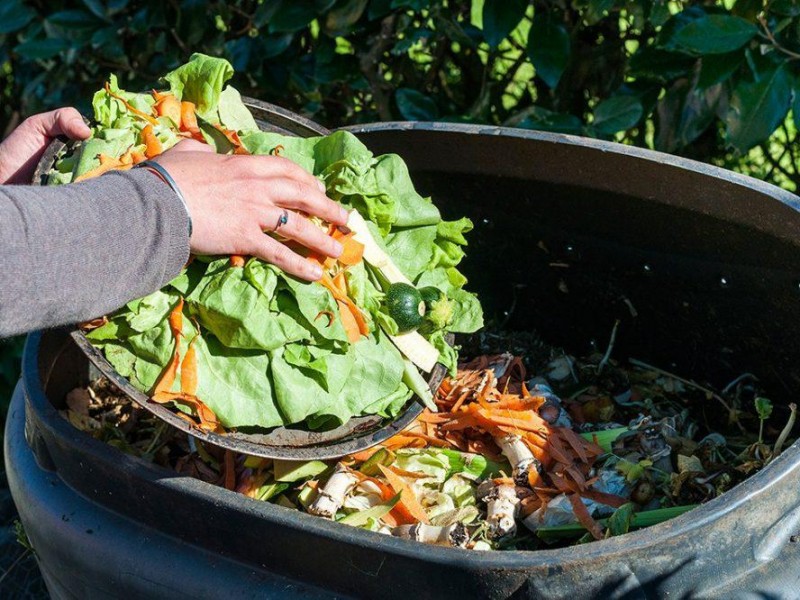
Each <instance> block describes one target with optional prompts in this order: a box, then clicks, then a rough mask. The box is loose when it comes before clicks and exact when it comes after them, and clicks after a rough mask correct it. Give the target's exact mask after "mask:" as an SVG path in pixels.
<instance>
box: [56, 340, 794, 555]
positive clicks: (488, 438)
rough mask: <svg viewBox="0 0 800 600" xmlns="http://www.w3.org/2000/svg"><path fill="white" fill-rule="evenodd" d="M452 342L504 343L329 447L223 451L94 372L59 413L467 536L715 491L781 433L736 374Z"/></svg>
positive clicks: (634, 522)
mask: <svg viewBox="0 0 800 600" xmlns="http://www.w3.org/2000/svg"><path fill="white" fill-rule="evenodd" d="M520 340H522V342H520ZM465 347H469V348H472V349H475V350H478V351H483V352H492V351H494V350H495V349H496V348H498V347H509V348H510V347H513V348H514V349H515V351H517V352H519V354H518V355H517V356H514V355H511V354H508V353H505V354H481V355H480V356H478V357H477V358H475V359H473V360H470V361H469V362H465V363H462V364H461V365H459V369H458V373H457V375H456V376H454V377H450V378H448V379H446V380H445V381H444V383H443V384H442V386H441V387H440V389H439V390H438V393H437V394H436V397H435V403H436V406H437V408H438V411H437V412H433V411H431V410H426V411H425V412H423V413H422V414H421V415H420V416H419V417H418V418H417V419H416V420H415V421H414V422H413V423H412V424H411V425H410V426H409V427H408V428H407V429H405V430H404V431H402V432H401V433H399V434H397V435H396V436H394V437H392V438H390V439H388V440H386V441H385V442H384V443H383V444H382V445H380V446H377V447H374V448H370V449H368V450H365V451H362V452H360V453H358V454H355V455H352V456H348V457H345V458H343V459H340V460H339V461H327V462H321V461H310V462H291V461H282V460H269V459H262V458H256V457H250V456H245V455H237V454H234V453H232V452H230V451H223V450H221V449H219V448H216V447H214V446H211V445H207V444H204V443H202V442H200V441H198V440H195V439H194V438H191V437H189V436H186V435H185V434H184V433H182V432H179V431H177V430H174V429H173V428H171V427H169V426H168V425H166V424H165V423H163V422H160V421H159V420H157V419H156V418H155V417H154V416H153V415H151V414H150V413H148V412H147V411H145V410H143V409H142V408H140V407H138V406H137V405H135V404H133V403H131V402H130V401H129V400H128V399H127V398H125V397H124V396H123V395H122V394H121V393H120V392H118V391H117V390H115V389H114V388H113V386H112V385H111V384H110V383H108V382H107V380H105V379H100V380H98V381H96V382H94V383H93V384H92V385H91V386H89V387H88V388H79V389H76V390H74V391H73V392H72V393H70V394H69V396H68V397H67V405H68V409H67V410H66V411H64V416H65V417H66V418H67V419H69V420H70V421H71V422H72V423H73V424H74V425H75V426H76V427H78V428H79V429H82V430H84V431H86V432H89V433H90V434H92V435H93V436H94V437H96V438H98V439H100V440H103V441H105V442H107V443H109V444H111V445H113V446H115V447H117V448H119V449H120V450H122V451H123V452H126V453H129V454H132V455H134V456H138V457H140V458H143V459H145V460H150V461H154V462H156V463H158V464H160V465H163V466H165V467H168V468H171V469H174V470H175V471H177V472H179V473H182V474H184V475H187V476H190V477H195V478H199V479H201V480H203V481H206V482H208V483H211V484H214V485H219V486H223V487H226V488H227V489H229V490H233V491H236V492H239V493H241V494H244V495H246V496H248V497H250V498H252V499H254V500H257V501H267V502H272V503H275V504H278V505H280V506H284V507H287V508H291V509H296V510H301V511H304V512H307V513H311V514H314V515H317V516H319V517H321V518H326V519H335V520H336V521H338V522H340V523H342V524H345V525H350V526H355V527H361V528H366V529H369V530H372V531H377V532H380V533H383V534H387V535H393V536H397V537H401V538H405V539H413V540H416V541H420V542H424V543H431V544H438V545H445V546H456V547H462V548H469V549H474V550H490V549H494V550H534V549H537V548H543V547H556V546H564V545H570V544H575V543H583V542H587V541H592V540H594V539H603V538H606V537H609V536H613V535H620V534H623V533H626V532H628V531H630V530H632V529H636V528H641V527H646V526H649V525H654V524H657V523H660V522H663V521H665V520H668V519H670V518H673V517H675V516H677V515H680V514H682V513H684V512H686V511H688V510H690V509H691V508H693V507H695V506H697V505H698V504H701V503H703V502H706V501H708V500H710V499H713V498H715V497H717V496H719V495H720V494H723V493H724V492H725V491H727V490H728V489H730V488H731V487H733V486H734V485H736V484H737V483H739V482H741V481H742V480H743V479H745V478H746V477H747V476H749V475H751V474H753V473H755V472H756V471H758V470H759V469H761V468H762V467H763V466H765V465H766V464H767V463H768V462H769V461H770V460H771V459H772V458H773V457H774V456H776V455H777V454H779V453H780V451H781V449H782V448H783V447H786V446H788V445H789V440H788V439H787V438H788V435H789V432H790V431H791V428H792V426H793V424H794V418H795V407H794V405H791V407H790V408H791V412H790V413H788V415H786V418H785V422H784V423H778V422H777V421H776V419H775V418H774V416H773V417H772V418H770V413H771V411H772V406H771V403H770V402H769V401H768V400H767V399H765V398H764V397H763V396H761V395H760V394H761V390H760V389H759V387H758V382H757V380H756V379H755V378H754V377H753V376H752V375H749V374H747V375H744V376H742V377H740V378H738V379H737V380H734V381H733V382H731V383H730V384H729V385H727V386H726V387H725V388H724V389H723V390H721V391H715V390H712V389H710V388H708V387H707V386H701V385H698V384H696V383H694V382H692V381H690V380H687V379H684V378H681V377H679V376H678V375H675V374H671V373H668V372H666V371H663V370H661V369H658V368H656V367H653V366H651V365H647V364H645V363H642V362H641V361H637V360H633V359H632V360H630V361H628V362H627V363H625V364H621V363H617V362H616V361H614V360H613V359H609V357H608V356H607V355H600V354H599V353H595V354H592V355H590V356H588V357H584V358H582V359H576V358H574V357H571V356H569V355H567V354H564V353H563V352H562V351H560V350H558V349H555V348H549V347H547V346H546V345H544V344H542V343H541V342H540V341H539V340H537V339H536V338H535V336H534V335H533V334H530V333H526V334H521V335H520V334H507V333H494V334H490V333H486V332H482V333H481V334H478V335H475V336H472V338H471V339H468V340H465ZM773 422H775V423H774V426H773ZM765 423H768V425H767V426H765ZM768 440H769V441H768Z"/></svg>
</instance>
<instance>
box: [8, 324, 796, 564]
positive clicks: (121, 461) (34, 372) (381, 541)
mask: <svg viewBox="0 0 800 600" xmlns="http://www.w3.org/2000/svg"><path fill="white" fill-rule="evenodd" d="M43 333H44V332H43V331H36V332H33V333H30V334H29V335H28V336H27V338H26V340H25V347H24V350H23V357H22V366H23V370H22V381H23V386H24V391H25V396H26V400H27V403H26V404H27V406H26V410H28V409H29V408H31V407H32V408H34V409H35V411H36V414H37V420H38V422H39V423H40V425H41V426H42V427H44V428H46V429H48V430H49V432H50V434H51V435H53V436H54V437H58V438H60V439H62V440H63V441H64V443H65V444H67V445H72V446H73V447H79V448H80V451H81V452H82V453H84V454H87V455H89V456H90V457H91V458H93V459H95V460H97V461H100V462H106V463H109V462H113V463H114V464H115V465H116V468H117V469H120V470H122V469H124V468H127V469H130V470H134V471H139V472H140V473H142V475H143V476H145V477H149V478H151V479H152V480H153V482H154V483H157V484H158V485H162V486H165V487H170V486H169V485H168V482H170V481H172V480H180V483H181V484H182V486H183V489H182V490H181V491H182V492H183V493H189V494H192V495H195V496H199V497H200V498H201V499H206V500H207V501H209V502H210V503H211V504H212V505H215V506H217V507H219V506H220V505H222V504H224V505H225V506H226V507H227V508H229V509H230V510H234V511H238V512H241V511H242V510H243V509H244V510H245V512H248V513H250V514H255V515H256V516H261V517H264V518H267V519H269V520H271V521H273V522H277V523H278V524H280V525H282V526H288V527H290V528H293V529H301V530H303V531H304V532H305V533H312V534H314V535H322V536H325V537H328V538H329V539H333V540H334V541H336V542H342V543H349V544H358V545H362V544H369V545H371V546H372V547H373V548H375V549H376V550H382V551H386V552H391V553H395V554H401V555H404V556H406V557H409V558H418V557H419V555H420V553H424V554H425V555H426V557H427V558H428V559H433V560H436V561H438V562H441V563H458V564H459V565H462V566H475V567H478V566H479V567H482V568H486V567H487V566H488V567H490V568H529V567H531V566H534V565H535V564H540V565H546V564H558V565H561V566H563V565H564V564H565V563H579V562H581V561H586V560H591V559H597V558H600V557H602V558H604V559H609V558H612V557H615V556H616V557H617V558H620V559H622V558H624V556H625V555H627V554H630V553H631V552H632V551H635V550H644V549H646V548H649V547H656V546H659V545H661V544H664V543H667V542H670V541H671V540H672V539H674V538H676V537H678V536H680V535H684V534H687V533H690V532H691V531H692V530H694V529H699V528H700V527H702V526H704V525H707V524H710V523H713V522H714V521H716V520H718V519H719V518H721V517H723V516H725V515H726V514H728V513H730V512H731V511H733V510H735V509H736V508H738V507H739V506H741V505H742V504H744V503H745V502H747V501H749V500H751V499H753V498H755V497H756V496H758V495H760V494H763V493H765V492H766V491H767V490H768V489H769V487H771V486H772V485H774V484H776V483H778V482H779V481H780V480H781V479H783V478H784V477H786V476H788V475H790V474H791V470H792V467H793V465H794V463H795V462H797V461H798V460H800V444H799V443H798V442H795V443H794V444H792V446H790V447H789V448H787V449H785V450H784V451H783V452H782V453H781V455H780V456H778V457H777V458H776V459H775V460H774V461H773V462H771V463H770V464H768V465H767V466H766V467H764V468H763V469H762V470H761V471H759V472H758V473H756V474H755V475H753V476H752V477H749V478H748V479H746V480H745V481H743V482H742V483H740V484H739V485H737V486H735V487H734V488H733V489H731V490H730V491H728V492H726V493H725V494H723V495H722V496H718V497H717V498H714V499H712V500H710V501H709V502H707V503H705V504H703V505H701V506H699V507H697V508H695V509H692V510H690V511H688V512H686V513H684V514H682V515H680V516H678V517H675V518H674V519H670V520H669V521H666V522H664V523H660V524H658V525H653V526H651V527H647V528H644V529H640V530H638V531H634V532H631V533H628V534H625V535H623V536H616V537H612V538H609V539H606V540H599V541H595V542H594V543H590V544H585V545H579V546H571V547H568V548H556V549H540V550H535V551H529V550H527V551H526V550H503V551H492V552H476V551H473V550H465V549H461V548H448V547H439V546H430V545H422V546H420V544H419V543H418V542H413V541H409V540H402V539H398V538H394V537H391V536H387V535H384V534H379V533H375V532H371V531H365V530H361V529H360V528H357V527H347V526H344V525H342V524H339V523H335V522H332V521H328V520H326V519H322V518H319V517H315V516H313V515H309V514H306V513H304V512H302V511H299V510H293V509H289V508H285V507H282V506H278V505H274V504H271V503H269V502H259V501H255V500H251V499H248V498H247V497H246V496H244V495H242V494H238V493H236V492H233V491H229V490H226V489H225V488H222V487H219V486H215V485H212V484H210V483H206V482H204V481H201V480H199V479H194V478H192V477H187V476H184V475H181V474H179V473H177V472H175V471H173V470H171V469H167V468H166V467H161V466H159V465H156V464H153V463H149V462H146V461H144V460H142V459H140V458H138V457H135V456H131V455H128V454H125V453H123V452H122V451H121V450H118V449H117V448H115V447H113V446H110V445H108V444H105V443H103V442H101V441H99V440H96V439H94V438H93V437H92V436H90V435H88V434H87V433H85V432H83V431H80V430H79V429H76V428H75V427H73V426H72V425H71V424H70V423H69V422H68V421H67V420H66V419H64V418H63V417H62V416H61V415H60V414H59V413H58V411H57V410H56V408H55V407H54V406H53V405H52V404H51V403H50V401H49V400H48V399H47V396H46V395H45V393H44V390H43V389H42V385H41V381H42V379H41V373H40V370H39V350H40V347H41V340H42V335H43ZM68 343H72V342H71V339H70V341H69V342H68ZM109 452H110V453H111V454H110V458H109ZM164 475H168V477H166V478H165V477H164ZM165 482H166V483H165ZM65 483H66V484H67V485H69V486H70V487H72V485H71V484H70V483H69V482H66V481H65ZM73 489H74V488H73ZM76 491H77V492H78V493H82V492H81V491H80V490H76ZM124 516H125V517H128V518H130V517H131V516H135V511H134V512H133V513H132V514H131V515H124ZM768 529H769V528H767V529H765V531H766V530H768ZM473 563H474V564H473Z"/></svg>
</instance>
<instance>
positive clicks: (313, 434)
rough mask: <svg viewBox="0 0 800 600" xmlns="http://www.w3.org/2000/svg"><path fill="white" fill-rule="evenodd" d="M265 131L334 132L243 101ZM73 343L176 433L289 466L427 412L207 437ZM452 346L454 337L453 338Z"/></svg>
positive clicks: (346, 450) (94, 352)
mask: <svg viewBox="0 0 800 600" xmlns="http://www.w3.org/2000/svg"><path fill="white" fill-rule="evenodd" d="M242 100H243V102H244V104H245V106H247V107H248V108H249V109H250V111H251V112H252V114H253V116H254V118H255V119H256V123H257V124H258V125H259V127H260V128H261V129H262V130H268V131H276V132H278V133H283V134H287V135H295V136H299V137H313V136H315V135H327V134H329V133H330V131H329V130H328V129H326V128H324V127H322V126H321V125H319V124H317V123H315V122H313V121H311V120H309V119H306V118H305V117H302V116H300V115H298V114H295V113H293V112H291V111H288V110H286V109H283V108H280V107H278V106H275V105H273V104H269V103H267V102H262V101H260V100H255V99H253V98H246V97H245V98H242ZM66 147H67V142H66V141H65V140H63V139H56V140H53V142H52V143H51V144H50V146H48V148H47V149H46V151H45V153H44V154H43V156H42V158H41V160H40V161H39V164H38V165H37V167H36V171H35V173H34V176H33V183H34V185H43V184H44V182H45V178H46V174H47V172H48V171H49V170H50V168H51V167H52V165H53V164H54V162H55V160H56V159H57V157H58V155H59V153H61V152H62V151H63V150H64V149H65V148H66ZM70 337H71V338H72V340H73V341H74V342H75V344H76V345H77V346H78V347H79V348H80V349H81V351H82V352H83V353H84V354H85V355H86V356H87V358H88V359H89V360H90V361H91V362H92V364H93V365H94V366H95V367H97V369H98V370H99V371H100V372H101V373H102V374H103V375H105V376H106V377H107V378H108V379H109V380H111V381H112V382H113V383H114V385H116V386H117V387H118V388H119V389H120V390H121V391H122V392H123V393H124V394H125V395H126V396H127V397H129V398H130V399H131V400H133V401H134V402H136V403H137V404H138V405H140V406H142V407H143V408H145V409H146V410H148V411H150V412H151V413H153V414H154V415H156V416H157V417H158V418H159V419H161V420H163V421H165V422H166V423H168V424H169V425H171V426H172V427H175V428H176V429H179V430H181V431H183V432H185V433H187V434H189V435H191V436H193V437H195V438H197V439H200V440H203V441H206V442H208V443H210V444H214V445H215V446H220V447H223V448H226V449H229V450H233V451H236V452H242V453H244V454H250V455H253V456H261V457H264V458H280V459H288V460H310V459H322V460H325V459H333V458H339V457H341V456H344V455H347V454H352V453H354V452H358V451H360V450H364V449H366V448H369V447H371V446H374V445H376V444H379V443H380V442H382V441H384V440H386V439H388V438H390V437H391V436H393V435H395V434H396V433H397V432H399V431H401V430H402V429H404V428H405V427H407V426H408V425H409V424H410V423H411V422H412V421H413V420H414V419H415V418H416V417H417V416H419V414H420V413H421V412H422V409H423V406H422V404H421V403H420V402H418V401H417V398H416V396H412V397H411V398H410V399H409V401H408V402H407V403H406V405H405V407H404V409H403V410H402V412H401V413H400V414H399V415H398V417H396V418H395V419H384V418H382V417H380V416H377V415H370V416H364V417H355V418H353V419H350V420H349V421H347V422H346V423H344V424H342V425H340V426H339V427H336V428H334V429H331V430H328V431H310V430H307V429H302V428H292V427H275V428H270V429H265V430H264V431H263V432H258V433H244V432H239V431H231V432H227V433H224V434H219V433H214V432H209V431H202V430H200V429H199V428H197V427H194V426H192V425H191V424H189V423H188V422H187V421H186V420H184V419H182V418H180V417H179V416H178V415H177V414H176V413H175V412H173V411H172V410H170V409H169V408H168V407H167V406H165V405H161V404H157V403H155V402H153V401H151V400H150V398H149V397H148V396H147V395H146V394H144V393H143V392H141V391H140V390H138V389H137V388H135V387H134V386H133V385H132V384H131V383H130V382H129V381H128V379H127V378H125V377H123V376H122V375H120V374H119V373H118V372H117V370H116V369H115V368H114V367H113V366H112V365H111V363H110V362H108V360H106V358H105V356H103V354H102V353H101V352H100V351H99V350H98V349H97V348H95V347H94V346H93V345H92V343H91V342H90V341H89V340H88V339H87V338H86V335H85V334H84V333H83V331H81V330H80V329H78V328H76V329H74V330H73V331H71V332H70ZM449 341H450V343H451V344H452V336H451V338H450V340H449ZM444 376H445V368H444V366H443V365H441V364H437V365H436V367H435V368H434V370H433V371H432V372H431V374H430V376H429V377H428V383H429V386H430V388H431V391H432V392H434V393H435V392H436V390H437V389H438V388H439V385H440V384H441V382H442V380H443V379H444ZM334 442H335V443H334Z"/></svg>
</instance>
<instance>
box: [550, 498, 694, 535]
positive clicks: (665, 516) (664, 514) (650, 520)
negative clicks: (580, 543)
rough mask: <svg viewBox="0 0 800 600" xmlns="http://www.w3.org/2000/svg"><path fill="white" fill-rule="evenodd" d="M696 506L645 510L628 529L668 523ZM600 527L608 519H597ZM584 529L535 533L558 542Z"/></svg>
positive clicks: (563, 527) (559, 527)
mask: <svg viewBox="0 0 800 600" xmlns="http://www.w3.org/2000/svg"><path fill="white" fill-rule="evenodd" d="M697 506H698V505H697V504H690V505H688V506H673V507H670V508H657V509H655V510H646V511H643V512H639V513H636V514H634V515H633V517H632V518H631V521H630V529H638V528H641V527H650V526H651V525H657V524H658V523H663V522H664V521H669V520H670V519H674V518H675V517H677V516H680V515H682V514H683V513H685V512H689V511H690V510H692V509H693V508H697ZM597 522H598V523H599V524H600V525H602V526H603V527H605V526H606V525H607V523H608V519H599V520H598V521H597ZM585 531H586V528H585V527H584V526H583V525H581V524H580V523H570V524H569V525H556V526H553V527H540V528H539V529H538V530H537V531H536V535H537V536H539V539H541V540H542V541H545V542H557V541H559V540H563V539H568V538H574V537H578V536H580V535H582V534H583V533H584V532H585Z"/></svg>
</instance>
